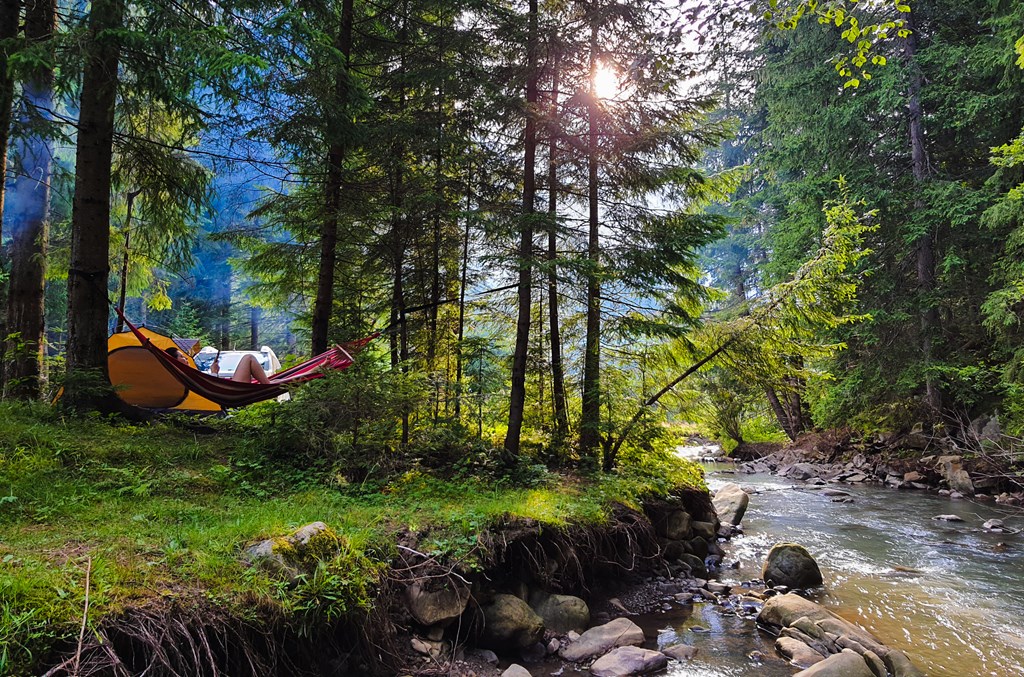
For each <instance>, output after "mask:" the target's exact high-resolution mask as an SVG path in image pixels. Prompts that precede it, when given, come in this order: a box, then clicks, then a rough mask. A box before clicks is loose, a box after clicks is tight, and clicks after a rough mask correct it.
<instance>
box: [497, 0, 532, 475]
mask: <svg viewBox="0 0 1024 677" xmlns="http://www.w3.org/2000/svg"><path fill="white" fill-rule="evenodd" d="M537 13H538V2H537V0H530V9H529V29H528V30H529V33H528V34H527V38H526V41H527V46H526V62H527V65H526V135H525V136H526V140H525V147H524V155H525V160H524V162H523V216H522V221H521V225H520V229H519V257H518V258H519V260H518V264H519V289H518V292H517V293H518V299H519V304H518V305H519V314H518V317H517V319H516V345H515V350H514V351H513V353H512V390H511V394H510V397H509V405H508V432H507V433H506V435H505V451H506V452H508V453H509V454H514V455H517V454H519V439H520V436H521V434H522V431H523V414H524V409H525V407H526V361H527V360H526V358H527V355H528V353H529V349H530V310H531V298H530V276H531V273H532V269H533V266H532V259H533V212H534V198H535V197H536V192H537V185H536V159H537V111H536V105H537Z"/></svg>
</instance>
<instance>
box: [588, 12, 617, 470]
mask: <svg viewBox="0 0 1024 677" xmlns="http://www.w3.org/2000/svg"><path fill="white" fill-rule="evenodd" d="M592 22H593V23H592V24H591V27H590V71H589V72H590V73H591V74H593V73H594V71H595V69H596V68H597V19H596V18H593V19H592ZM596 97H597V92H595V91H594V85H593V79H591V83H590V93H589V95H588V96H587V125H588V127H589V129H588V134H587V186H588V202H589V207H590V210H589V236H588V241H587V263H588V264H589V267H588V270H587V335H586V341H585V344H584V351H583V406H582V409H581V411H580V456H581V457H582V458H587V457H589V456H592V455H593V454H594V453H595V452H596V450H597V447H598V444H599V443H600V437H601V429H600V426H601V280H600V276H599V268H600V265H601V261H600V258H601V246H600V239H599V238H600V223H599V220H598V204H597V199H598V190H597V169H598V167H597V162H598V159H597V98H596ZM611 463H612V459H611V455H606V456H605V459H604V466H605V468H606V469H610V465H611Z"/></svg>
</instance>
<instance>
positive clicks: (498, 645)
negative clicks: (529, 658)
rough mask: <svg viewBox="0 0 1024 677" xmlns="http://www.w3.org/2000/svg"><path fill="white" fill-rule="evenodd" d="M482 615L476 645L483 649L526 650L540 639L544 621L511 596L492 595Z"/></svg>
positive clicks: (522, 602) (525, 604)
mask: <svg viewBox="0 0 1024 677" xmlns="http://www.w3.org/2000/svg"><path fill="white" fill-rule="evenodd" d="M483 612H484V624H485V625H484V631H483V633H482V635H481V637H480V643H481V645H483V646H484V647H486V648H489V649H497V650H499V651H501V650H519V649H526V648H528V647H532V646H533V645H534V644H536V643H537V642H539V641H540V640H541V637H543V636H544V621H542V620H541V617H540V616H538V615H537V614H536V613H534V611H533V609H531V608H530V606H529V605H528V604H527V603H526V602H524V601H523V600H521V599H519V598H518V597H516V596H515V595H495V596H494V598H493V599H492V600H491V602H490V603H489V604H487V605H485V606H484V607H483Z"/></svg>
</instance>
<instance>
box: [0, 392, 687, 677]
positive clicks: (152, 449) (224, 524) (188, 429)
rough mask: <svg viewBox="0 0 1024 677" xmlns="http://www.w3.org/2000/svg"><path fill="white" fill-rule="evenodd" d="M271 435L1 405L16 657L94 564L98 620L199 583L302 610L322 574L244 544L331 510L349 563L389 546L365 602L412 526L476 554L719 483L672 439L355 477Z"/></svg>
mask: <svg viewBox="0 0 1024 677" xmlns="http://www.w3.org/2000/svg"><path fill="white" fill-rule="evenodd" d="M262 423H263V424H265V425H267V426H273V425H274V423H273V421H272V419H269V420H265V421H263V422H262ZM260 434H261V430H260V428H258V427H254V426H252V425H246V424H245V423H244V422H239V421H232V420H227V421H218V422H213V423H212V424H203V425H201V426H195V425H190V424H184V423H182V422H175V423H168V422H163V423H155V424H149V425H142V426H136V425H127V424H123V423H111V422H109V421H104V420H101V419H87V420H73V419H62V418H61V417H60V416H59V415H58V414H57V413H56V412H55V411H53V410H51V409H49V408H46V407H42V406H27V405H13V404H0V449H2V452H0V674H7V673H14V674H17V673H18V671H19V670H24V669H25V667H26V666H28V665H31V664H32V663H33V661H36V660H39V658H40V657H41V656H42V655H43V654H45V653H46V652H47V651H49V650H50V649H51V648H52V647H53V646H55V645H56V644H57V643H58V642H61V641H66V640H67V639H68V638H74V637H77V636H78V632H79V626H80V624H81V622H82V616H83V609H84V607H85V602H86V591H87V587H86V578H87V576H88V599H89V614H88V619H87V623H88V625H89V626H93V627H95V626H96V625H97V624H98V623H100V621H101V619H103V618H104V617H105V616H107V615H109V614H112V613H117V612H121V611H123V610H125V609H127V608H130V607H133V606H140V605H143V604H145V603H147V602H149V601H152V600H154V599H178V598H193V599H194V598H197V597H198V598H202V599H204V600H206V601H207V602H209V603H211V604H213V605H216V606H218V607H220V608H223V609H225V610H226V611H228V612H230V613H232V614H236V615H243V616H244V615H247V614H253V613H256V612H255V610H256V609H266V608H267V605H268V604H269V605H273V606H274V607H275V608H278V609H280V610H282V612H283V613H285V614H286V615H288V614H291V615H294V614H295V613H296V611H297V610H300V609H301V608H304V607H303V604H306V605H307V606H308V603H309V600H308V598H305V597H304V594H306V593H308V590H307V591H303V590H302V586H299V587H295V586H291V587H289V586H285V585H283V584H282V583H281V582H279V581H277V580H275V579H274V578H273V577H271V576H269V575H267V574H266V573H264V572H262V571H261V570H260V569H258V568H253V567H247V566H245V565H244V564H243V563H242V561H241V559H240V553H241V550H242V548H243V547H244V546H245V545H246V544H249V543H252V542H254V541H256V540H259V539H262V538H266V537H270V536H277V535H281V534H285V533H288V532H290V531H291V530H292V529H294V528H295V527H297V526H300V525H303V524H306V523H309V522H312V521H315V520H322V521H324V522H326V523H327V524H329V525H330V526H331V527H333V528H334V529H335V530H336V531H337V532H338V533H339V534H340V535H341V536H342V537H343V539H344V542H345V543H346V545H347V548H346V552H345V554H344V556H345V557H347V558H349V560H350V562H357V563H359V562H362V563H366V562H373V563H383V564H381V566H362V565H360V566H356V567H350V568H351V569H353V570H355V571H357V572H358V576H363V577H364V578H363V580H357V581H349V582H348V583H347V584H346V587H345V590H344V591H343V596H348V597H349V599H342V600H341V607H342V608H348V607H351V606H352V605H358V604H363V605H366V604H370V603H372V601H371V600H372V589H373V585H374V580H373V577H374V576H379V575H381V572H382V571H383V570H384V568H385V567H386V563H387V562H390V561H391V559H392V557H393V554H394V548H395V545H394V544H395V542H396V540H397V538H398V537H399V535H400V534H410V533H411V534H415V535H416V543H417V547H418V548H419V549H420V550H421V551H424V552H429V553H436V554H438V555H441V556H443V557H445V558H448V559H457V560H459V561H461V562H462V563H463V564H462V566H463V567H465V568H467V569H470V570H471V569H472V568H474V566H476V565H477V563H478V562H479V561H481V558H482V557H483V555H484V554H485V553H483V552H481V545H480V543H481V542H480V540H479V539H478V536H479V535H480V534H481V532H483V531H485V530H487V529H488V527H490V526H492V525H494V524H496V523H498V522H500V521H507V520H508V519H510V518H512V519H515V518H522V519H530V520H535V521H536V522H538V523H540V524H541V525H551V526H562V525H566V524H569V523H573V524H600V523H601V522H603V521H604V520H607V519H608V517H609V515H610V514H611V510H612V508H613V506H614V505H615V504H617V503H622V504H625V505H628V506H633V507H636V506H637V505H638V504H639V502H640V501H641V500H642V499H643V498H645V497H651V496H661V495H665V494H667V493H669V492H671V491H673V490H675V489H679V488H682V487H699V486H702V482H703V480H702V479H701V477H700V474H699V472H698V471H697V470H696V468H694V467H692V466H687V465H684V464H682V463H681V462H678V461H676V460H674V459H671V458H670V457H668V456H667V455H664V454H661V455H659V454H648V455H647V456H646V457H644V458H642V459H636V460H635V461H634V463H632V464H630V465H628V466H625V467H624V468H622V469H621V470H620V471H619V472H617V473H614V474H608V475H595V476H591V477H583V476H579V475H574V474H565V473H555V472H551V471H548V470H547V469H545V468H544V467H543V466H540V465H537V464H531V463H530V462H517V463H513V464H510V465H508V464H506V467H505V468H503V469H497V470H495V469H493V468H492V469H490V470H488V471H487V472H483V471H482V470H480V469H479V468H474V467H473V466H472V465H465V464H463V465H461V466H459V468H458V469H451V468H449V469H442V470H433V471H428V470H424V469H422V467H421V466H418V465H417V464H416V463H410V464H407V465H405V466H404V467H402V468H399V469H397V470H396V471H395V472H393V473H391V474H388V475H382V476H367V477H364V478H363V479H362V480H361V481H360V482H353V481H350V480H349V479H347V478H346V477H345V476H344V474H343V473H340V472H337V469H334V470H330V469H325V468H320V467H316V468H310V467H306V466H309V465H310V464H309V462H308V460H306V459H303V460H301V462H299V463H288V462H282V461H280V460H278V461H274V462H271V461H270V460H268V459H267V457H266V455H265V453H264V451H260V450H258V449H259V448H258V445H257V450H256V451H254V447H253V444H252V441H253V436H258V435H260ZM268 434H269V433H268ZM314 465H315V464H314Z"/></svg>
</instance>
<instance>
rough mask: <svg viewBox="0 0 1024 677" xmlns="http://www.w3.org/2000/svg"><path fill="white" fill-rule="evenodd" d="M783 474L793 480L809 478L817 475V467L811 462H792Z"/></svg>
mask: <svg viewBox="0 0 1024 677" xmlns="http://www.w3.org/2000/svg"><path fill="white" fill-rule="evenodd" d="M785 476H786V477H788V478H790V479H793V480H809V479H811V478H812V477H817V476H818V468H817V467H816V466H815V465H814V464H813V463H794V464H793V465H791V466H790V467H789V469H788V470H786V475H785Z"/></svg>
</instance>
